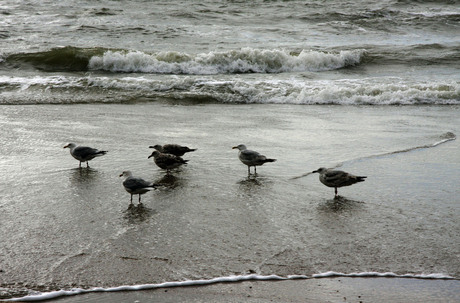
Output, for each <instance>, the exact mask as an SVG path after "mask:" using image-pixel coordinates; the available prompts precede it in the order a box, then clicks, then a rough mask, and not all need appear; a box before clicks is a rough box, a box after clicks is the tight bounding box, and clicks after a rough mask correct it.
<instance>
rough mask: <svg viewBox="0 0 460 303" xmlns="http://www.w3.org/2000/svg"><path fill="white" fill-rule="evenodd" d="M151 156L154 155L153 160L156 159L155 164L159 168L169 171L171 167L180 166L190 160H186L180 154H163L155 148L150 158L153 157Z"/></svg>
mask: <svg viewBox="0 0 460 303" xmlns="http://www.w3.org/2000/svg"><path fill="white" fill-rule="evenodd" d="M151 157H153V161H155V164H156V165H157V166H158V167H159V168H162V169H166V171H167V172H168V173H169V171H170V170H171V169H173V168H176V167H179V166H181V165H183V164H186V163H187V162H188V160H184V159H182V158H181V157H179V156H175V155H171V154H163V153H160V152H159V151H157V150H154V151H153V152H152V154H151V155H150V156H148V158H151Z"/></svg>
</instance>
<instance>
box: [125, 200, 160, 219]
mask: <svg viewBox="0 0 460 303" xmlns="http://www.w3.org/2000/svg"><path fill="white" fill-rule="evenodd" d="M155 213H156V211H154V210H152V209H150V208H148V207H145V206H144V204H142V203H140V204H138V205H134V204H132V203H131V204H129V206H128V209H126V210H125V211H124V218H125V219H126V220H127V221H128V223H131V224H134V223H139V222H144V221H146V220H147V219H148V218H150V217H151V216H152V215H154V214H155Z"/></svg>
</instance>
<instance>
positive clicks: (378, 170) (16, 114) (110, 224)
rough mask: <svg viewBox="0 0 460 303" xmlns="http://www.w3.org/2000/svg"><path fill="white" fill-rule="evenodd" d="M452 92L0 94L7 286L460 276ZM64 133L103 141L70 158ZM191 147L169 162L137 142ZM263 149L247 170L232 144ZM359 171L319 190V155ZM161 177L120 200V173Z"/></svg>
mask: <svg viewBox="0 0 460 303" xmlns="http://www.w3.org/2000/svg"><path fill="white" fill-rule="evenodd" d="M459 113H460V108H459V107H458V106H421V107H414V106H386V107H376V106H359V107H358V106H299V105H279V104H277V105H261V104H252V105H247V104H246V105H225V104H224V105H223V104H206V105H202V104H196V105H182V104H171V103H168V102H163V103H161V102H156V103H138V104H109V105H103V104H99V105H98V104H91V105H86V104H80V105H78V104H77V105H29V106H15V105H12V106H3V107H2V111H1V113H0V127H1V133H0V136H1V140H2V144H1V145H0V151H1V158H0V169H1V171H2V172H3V178H2V179H1V181H0V184H1V187H0V223H1V229H2V233H1V235H0V251H1V252H2V253H1V254H0V287H2V288H3V290H4V291H5V292H6V293H8V292H9V293H11V294H14V293H18V291H19V290H21V289H22V290H24V289H34V290H40V291H46V290H56V289H61V288H69V287H83V288H88V287H99V286H101V287H109V286H119V285H126V284H128V285H136V284H146V283H161V282H165V281H184V280H188V279H190V280H194V279H210V278H216V277H223V276H231V275H245V274H258V275H272V274H275V275H280V276H289V275H307V276H311V275H313V274H318V273H325V272H328V271H334V272H341V273H346V274H348V273H355V272H357V273H366V272H379V273H386V272H392V273H395V274H398V275H405V274H410V275H431V274H439V275H440V276H443V277H447V276H450V277H454V278H459V276H460V268H459V262H458V256H459V253H460V236H459V227H460V226H459V221H458V217H459V214H460V209H459V205H460V204H459V202H460V200H459V195H460V192H459V187H458V177H459V172H460V154H459V141H458V140H455V134H458V133H459V131H460V123H459V120H458V116H459ZM69 142H75V143H77V144H81V145H87V146H91V147H95V148H98V149H101V150H108V153H107V154H106V155H105V156H102V157H99V158H96V159H94V160H92V161H90V163H89V164H90V168H86V167H85V165H83V167H82V168H78V161H77V160H75V159H73V158H72V157H71V156H70V154H69V151H68V149H63V146H65V145H66V144H67V143H69ZM165 143H179V144H183V145H187V146H189V147H192V148H197V150H196V151H195V152H192V153H188V154H186V155H185V156H184V158H186V159H188V160H189V162H188V164H187V165H185V166H182V167H181V168H179V169H177V170H173V171H172V173H171V174H169V175H168V174H166V172H165V171H163V170H161V169H160V168H158V167H157V166H156V165H155V164H154V163H153V161H152V160H151V159H147V157H148V156H149V155H150V153H151V149H149V145H154V144H165ZM240 143H244V144H246V145H247V146H248V148H250V149H254V150H256V151H259V152H260V153H262V154H264V155H266V156H267V157H270V158H276V159H277V161H276V162H273V163H267V164H265V165H263V166H261V167H258V169H257V175H250V176H248V172H247V167H246V166H245V165H243V164H242V163H241V162H240V161H239V159H238V155H237V150H234V149H232V147H233V146H235V145H237V144H240ZM322 166H324V167H338V169H343V170H345V171H348V172H350V173H353V174H357V175H364V176H367V179H366V181H365V182H361V183H358V184H355V185H352V186H350V187H344V188H339V195H340V198H338V199H334V190H333V189H332V188H328V187H326V186H324V185H323V184H321V183H320V182H319V180H318V175H317V174H311V175H308V173H309V172H311V171H313V170H316V169H317V168H319V167H322ZM124 170H131V171H132V172H133V174H134V175H135V176H138V177H142V178H144V179H146V180H149V181H154V182H156V183H158V184H160V186H159V187H158V188H157V189H155V190H152V191H151V192H148V193H146V194H145V195H143V196H142V202H143V203H142V205H138V204H137V197H135V198H134V201H135V203H134V204H133V205H130V195H129V194H128V193H127V192H126V191H125V190H124V189H123V186H122V178H120V177H119V175H120V173H121V172H122V171H124Z"/></svg>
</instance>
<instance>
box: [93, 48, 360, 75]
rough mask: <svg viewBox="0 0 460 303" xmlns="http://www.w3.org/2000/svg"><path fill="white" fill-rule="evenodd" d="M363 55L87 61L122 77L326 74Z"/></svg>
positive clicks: (241, 53)
mask: <svg viewBox="0 0 460 303" xmlns="http://www.w3.org/2000/svg"><path fill="white" fill-rule="evenodd" d="M364 53H365V51H363V50H352V51H340V52H338V53H327V52H319V51H306V50H302V51H301V52H300V53H292V52H288V51H286V50H263V49H262V50H260V49H252V48H243V49H241V50H232V51H227V52H209V53H201V54H198V55H189V54H185V53H180V52H159V53H156V54H147V53H144V52H140V51H106V52H105V53H104V54H103V55H101V56H93V57H92V58H91V59H90V60H89V65H88V67H89V69H91V70H103V71H110V72H126V73H133V72H139V73H159V74H191V75H212V74H233V73H282V72H303V71H326V70H335V69H340V68H344V67H347V66H354V65H358V64H359V63H360V62H361V60H362V57H363V55H364Z"/></svg>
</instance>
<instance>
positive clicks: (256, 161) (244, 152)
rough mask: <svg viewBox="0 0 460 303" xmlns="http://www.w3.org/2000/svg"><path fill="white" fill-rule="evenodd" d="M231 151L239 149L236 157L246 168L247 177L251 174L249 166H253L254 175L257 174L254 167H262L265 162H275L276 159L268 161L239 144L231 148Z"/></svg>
mask: <svg viewBox="0 0 460 303" xmlns="http://www.w3.org/2000/svg"><path fill="white" fill-rule="evenodd" d="M232 149H239V150H240V151H239V153H238V157H239V158H240V160H241V162H243V164H246V165H247V166H248V175H249V174H251V166H254V174H256V173H257V169H256V166H260V165H263V164H264V163H265V162H275V161H276V159H268V158H267V157H265V156H264V155H261V154H259V153H258V152H256V151H253V150H249V149H247V148H246V145H244V144H240V145H238V146H234V147H232Z"/></svg>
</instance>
